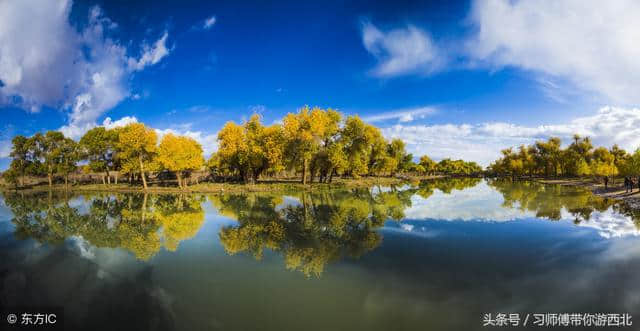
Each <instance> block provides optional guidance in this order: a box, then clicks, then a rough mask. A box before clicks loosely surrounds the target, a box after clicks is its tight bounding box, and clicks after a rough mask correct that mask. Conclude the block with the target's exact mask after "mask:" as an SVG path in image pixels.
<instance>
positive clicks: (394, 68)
mask: <svg viewBox="0 0 640 331" xmlns="http://www.w3.org/2000/svg"><path fill="white" fill-rule="evenodd" d="M362 42H363V44H364V47H365V48H366V50H367V51H368V52H369V53H371V55H373V56H374V57H376V59H377V60H378V64H377V66H376V67H375V68H374V69H373V70H372V73H373V74H374V75H375V76H379V77H392V76H397V75H403V74H430V73H433V72H435V71H437V70H439V69H441V68H442V66H443V64H444V60H443V59H444V58H443V55H442V54H441V51H440V50H439V49H438V47H436V45H435V44H434V42H433V40H432V39H431V36H429V34H428V33H427V32H426V31H424V30H422V29H420V28H417V27H415V26H412V25H409V26H407V27H404V28H398V29H393V30H389V31H386V32H385V31H381V30H380V29H378V28H377V27H376V26H375V25H373V24H372V23H370V22H364V23H363V24H362Z"/></svg>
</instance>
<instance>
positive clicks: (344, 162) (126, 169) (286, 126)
mask: <svg viewBox="0 0 640 331" xmlns="http://www.w3.org/2000/svg"><path fill="white" fill-rule="evenodd" d="M218 143H219V148H218V151H217V152H216V153H214V154H213V155H212V156H211V158H210V159H209V160H207V161H205V159H204V156H203V151H202V147H201V146H200V144H199V143H198V142H196V141H195V140H194V139H192V138H190V137H186V136H179V135H174V134H166V135H164V136H163V137H162V139H161V140H160V142H159V143H158V137H157V134H156V131H155V130H154V129H152V128H149V127H146V126H145V125H144V124H142V123H132V124H129V125H127V126H124V127H118V128H113V129H106V128H104V127H96V128H93V129H91V130H89V131H88V132H87V133H85V134H84V136H82V138H81V139H80V140H79V141H77V142H76V141H74V140H73V139H71V138H68V137H65V136H64V135H63V134H62V133H61V132H59V131H48V132H46V133H45V134H42V133H37V134H35V135H33V136H31V137H25V136H20V135H19V136H16V137H14V138H13V140H12V144H13V146H12V150H11V154H10V156H11V158H12V161H11V164H10V167H9V169H8V170H7V171H5V172H4V173H3V178H4V179H5V181H7V182H9V183H12V184H13V185H15V186H16V187H17V186H18V185H22V186H24V185H25V177H28V176H31V177H46V178H47V180H48V183H49V185H50V186H51V185H52V183H53V181H54V180H55V178H56V177H62V178H64V181H65V184H68V179H69V176H70V174H73V173H76V172H78V171H80V172H82V173H102V174H104V175H103V176H102V182H103V183H104V184H108V183H111V179H112V177H113V179H114V181H115V182H116V183H117V182H118V176H119V175H124V177H125V178H127V179H128V181H129V182H130V183H132V182H134V181H135V180H136V179H137V180H139V181H141V182H142V185H143V187H144V188H145V189H146V188H147V186H148V184H147V181H148V178H149V176H150V175H151V174H154V175H156V177H158V175H160V174H163V173H170V174H173V175H175V176H176V179H177V182H178V186H179V187H185V186H186V185H187V180H186V178H189V176H190V175H191V174H192V173H193V172H194V171H202V170H206V171H207V172H208V173H209V174H210V175H209V178H210V179H212V180H215V181H234V180H235V181H243V182H245V183H255V182H256V181H257V180H258V179H259V178H261V177H264V176H282V175H284V176H285V177H287V176H290V175H292V174H293V176H300V180H301V182H302V183H303V184H306V183H307V182H313V181H314V180H315V179H316V178H317V181H319V182H331V181H332V179H333V177H334V176H349V177H353V178H359V177H361V176H394V175H396V174H398V173H414V174H420V175H425V174H444V175H469V174H474V173H480V172H481V171H482V168H481V167H480V166H479V165H477V164H476V163H474V162H465V161H462V160H455V161H454V160H450V159H445V160H442V161H440V162H438V163H436V162H434V161H432V160H431V159H430V158H429V157H427V156H423V157H422V158H421V159H420V162H419V163H415V162H414V161H413V155H412V154H409V153H407V151H406V150H405V143H404V142H403V141H402V140H401V139H392V140H387V139H385V138H384V137H383V136H382V133H381V131H380V129H379V128H377V127H375V126H373V125H371V124H367V123H365V122H364V121H362V119H360V118H359V117H358V116H348V117H346V119H345V118H343V116H342V115H341V114H340V113H339V112H337V111H335V110H332V109H326V110H324V109H321V108H318V107H314V108H309V107H303V108H301V109H300V110H299V111H298V112H297V113H289V114H287V115H286V116H285V117H284V118H283V119H282V121H281V124H279V123H278V124H273V125H270V126H265V125H263V124H262V123H261V121H260V116H258V115H253V116H251V118H250V119H249V120H247V121H246V122H244V123H242V124H236V123H234V122H228V123H226V124H225V126H224V127H223V128H222V130H220V132H219V133H218Z"/></svg>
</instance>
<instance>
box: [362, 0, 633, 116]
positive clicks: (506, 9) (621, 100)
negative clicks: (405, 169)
mask: <svg viewBox="0 0 640 331" xmlns="http://www.w3.org/2000/svg"><path fill="white" fill-rule="evenodd" d="M639 16H640V2H638V1H634V0H621V1H580V0H568V1H553V0H542V1H520V0H515V1H513V0H488V1H475V2H474V3H473V5H472V9H471V12H470V14H469V18H468V20H467V21H468V22H470V23H471V25H470V26H471V30H470V32H469V33H468V35H467V37H464V38H462V39H458V41H457V42H455V43H453V44H454V45H452V46H454V47H444V45H443V44H442V43H438V42H434V40H433V39H432V38H431V37H430V35H429V32H428V31H425V30H423V29H420V28H418V27H416V26H413V25H408V26H406V27H404V28H397V29H393V30H389V31H386V32H385V31H381V30H380V29H378V28H377V27H376V26H374V25H373V24H371V23H369V22H365V23H363V24H362V41H363V44H364V47H365V48H366V50H367V51H368V52H369V53H371V54H372V55H373V56H375V57H376V58H377V59H378V65H377V66H376V67H375V68H374V69H373V73H374V74H375V75H376V76H380V77H390V76H398V75H408V74H429V73H433V72H436V71H439V70H443V69H445V68H444V66H445V64H451V63H458V64H462V63H464V66H465V67H467V68H474V69H477V68H485V69H486V68H488V69H492V70H494V69H500V68H503V67H515V68H520V69H523V70H527V71H530V72H532V73H534V74H535V75H536V76H535V77H534V80H536V81H537V82H539V83H540V87H541V89H542V91H543V92H544V93H545V94H546V95H547V96H549V97H550V98H552V99H555V100H556V101H561V102H565V101H566V99H567V98H566V96H565V94H567V93H566V92H565V91H567V90H576V91H580V92H582V94H585V93H588V94H589V97H593V98H599V99H602V101H604V102H609V103H615V104H618V105H627V106H628V105H637V104H638V102H640V94H638V93H637V86H638V85H640V62H639V61H637V59H638V58H639V57H640V46H638V40H640V21H638V19H637V18H638V17H639ZM446 59H448V60H446ZM451 59H460V60H461V61H457V62H454V61H451ZM572 94H574V93H568V96H571V95H572ZM593 94H595V95H593Z"/></svg>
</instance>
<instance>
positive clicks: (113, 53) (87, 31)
mask: <svg viewBox="0 0 640 331" xmlns="http://www.w3.org/2000/svg"><path fill="white" fill-rule="evenodd" d="M70 12H71V1H70V0H62V1H44V2H42V1H36V0H24V1H3V2H0V45H2V47H0V80H1V81H2V83H3V86H2V87H0V105H15V106H19V107H22V108H25V109H27V110H30V111H38V110H39V109H40V108H41V107H42V106H49V107H53V108H58V109H63V110H70V113H69V123H68V125H66V126H65V127H63V129H64V130H66V131H69V132H74V133H75V134H78V133H80V132H83V131H86V130H88V129H90V128H91V127H93V126H95V125H96V124H95V123H96V120H97V119H98V118H99V117H100V116H101V115H102V114H104V113H105V112H106V111H107V110H109V109H111V108H113V107H114V106H116V105H117V104H118V103H119V102H121V101H122V100H123V99H125V98H127V97H128V96H129V95H130V92H129V88H128V86H127V84H128V80H129V78H130V76H131V74H132V73H133V72H134V71H137V70H142V69H143V68H144V67H146V66H149V65H153V64H156V63H158V61H160V60H161V59H162V58H163V57H165V56H166V55H167V54H168V53H169V50H168V49H167V48H166V40H167V37H168V33H166V32H165V33H164V35H163V36H162V37H161V38H160V39H159V40H158V41H156V42H155V43H154V44H153V46H147V45H143V46H142V50H143V52H142V55H141V56H140V59H134V58H130V57H129V56H127V47H126V46H124V45H122V44H120V43H118V42H117V41H115V40H113V39H111V38H109V37H108V36H107V32H108V31H109V30H110V29H113V28H114V27H116V26H117V24H115V23H114V22H112V21H111V20H110V19H109V18H107V17H105V16H104V15H103V13H102V11H101V10H100V8H99V7H93V8H92V9H91V10H90V12H89V15H88V17H89V19H88V23H87V26H86V27H85V28H84V29H83V30H81V31H78V30H76V29H75V28H74V27H73V26H72V25H71V23H70V21H69V15H70Z"/></svg>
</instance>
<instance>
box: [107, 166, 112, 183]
mask: <svg viewBox="0 0 640 331" xmlns="http://www.w3.org/2000/svg"><path fill="white" fill-rule="evenodd" d="M106 173H107V184H109V185H111V176H110V175H109V169H107V171H106Z"/></svg>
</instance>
